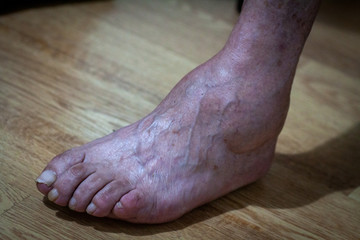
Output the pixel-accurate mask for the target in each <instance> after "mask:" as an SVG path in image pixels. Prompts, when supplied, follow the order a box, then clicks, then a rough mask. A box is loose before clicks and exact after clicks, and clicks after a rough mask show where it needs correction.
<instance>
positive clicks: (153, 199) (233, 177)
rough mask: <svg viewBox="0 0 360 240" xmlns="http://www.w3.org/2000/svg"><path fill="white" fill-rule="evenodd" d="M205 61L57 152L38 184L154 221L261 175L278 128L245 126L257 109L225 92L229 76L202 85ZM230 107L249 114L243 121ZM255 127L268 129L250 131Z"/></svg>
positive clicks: (110, 211) (93, 210)
mask: <svg viewBox="0 0 360 240" xmlns="http://www.w3.org/2000/svg"><path fill="white" fill-rule="evenodd" d="M209 65H210V64H206V65H203V66H201V67H200V68H199V69H197V70H195V71H194V72H192V73H190V74H189V75H188V76H187V77H186V78H184V79H183V80H182V81H181V82H180V84H178V86H177V87H176V88H175V89H174V90H173V91H172V93H171V94H170V95H169V96H168V97H167V98H166V99H165V100H164V101H163V102H162V103H161V104H160V105H159V107H158V108H156V109H155V110H154V112H152V113H151V114H150V115H148V116H147V117H145V118H144V119H142V120H140V121H138V122H136V123H134V124H132V125H130V126H128V127H125V128H122V129H120V130H118V131H116V132H114V133H112V134H110V135H108V136H106V137H104V138H100V139H98V140H95V141H93V142H91V143H88V144H86V145H84V146H81V147H78V148H74V149H71V150H69V151H67V152H65V153H63V154H61V155H59V156H57V157H55V158H54V159H53V160H52V161H51V162H50V163H49V165H48V166H47V167H46V169H45V171H44V172H43V174H42V175H41V176H40V177H39V179H38V180H37V181H38V182H39V184H38V188H39V190H40V191H41V192H42V193H43V194H45V195H47V196H48V198H49V199H50V200H51V201H54V202H55V203H56V204H58V205H61V206H66V205H68V206H69V207H70V208H71V209H73V210H75V211H79V212H82V211H85V210H86V211H87V212H88V213H89V214H91V215H94V216H99V217H104V216H108V217H114V218H120V219H124V220H127V221H132V222H145V223H158V222H165V221H170V220H173V219H176V218H178V217H180V216H181V215H183V214H184V213H186V212H188V211H190V210H191V209H193V208H195V207H197V206H199V205H202V204H204V203H206V202H209V201H211V200H214V199H216V198H218V197H220V196H222V195H224V194H226V193H228V192H230V191H232V190H234V189H236V188H238V187H240V186H243V185H245V184H248V183H250V182H253V181H255V180H256V179H258V178H259V177H261V176H263V175H264V174H265V173H266V171H267V170H268V168H269V166H270V163H271V159H272V157H273V152H274V147H275V141H276V136H277V134H278V131H279V128H277V129H276V131H274V132H273V133H272V132H271V133H270V132H269V133H265V132H264V131H263V133H257V132H258V130H257V129H255V128H253V127H251V128H250V127H249V126H248V125H249V124H250V121H254V117H255V118H259V116H255V115H254V114H255V113H254V112H253V111H252V113H249V112H248V113H247V111H248V110H247V109H248V106H247V105H246V104H239V99H236V96H235V95H236V94H233V93H231V94H229V91H230V89H231V88H232V87H234V86H231V84H228V86H227V87H225V88H224V87H223V86H218V87H216V86H213V87H209V86H208V87H202V86H203V83H201V80H199V79H202V78H206V76H205V75H206V71H208V69H209V68H210V67H209ZM206 82H209V81H208V80H206ZM247 101H248V103H249V102H251V101H250V100H247ZM252 103H253V104H254V105H255V104H256V101H255V102H252ZM259 104H260V103H259ZM234 112H237V113H236V114H240V112H242V114H244V115H247V116H245V117H243V119H245V120H242V123H243V124H241V123H240V124H238V123H236V121H234V119H233V118H234V117H235V115H234V114H235V113H234ZM250 116H251V117H250ZM259 121H267V120H259ZM244 124H245V125H244ZM259 124H260V123H259ZM261 124H262V123H261ZM241 125H243V126H247V127H246V128H245V129H246V130H242V129H241ZM239 127H240V128H239ZM250 132H251V133H252V134H251V135H252V136H247V135H249V133H250ZM234 134H236V135H239V136H241V138H242V141H241V143H236V142H235V138H238V137H239V136H238V137H237V136H235V135H234ZM260 135H267V137H255V138H254V137H253V136H260ZM44 183H46V184H47V185H49V186H47V185H46V184H44Z"/></svg>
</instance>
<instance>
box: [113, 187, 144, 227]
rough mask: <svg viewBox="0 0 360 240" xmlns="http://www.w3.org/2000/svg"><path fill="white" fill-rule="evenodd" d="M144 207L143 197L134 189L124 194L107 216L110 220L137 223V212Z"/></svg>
mask: <svg viewBox="0 0 360 240" xmlns="http://www.w3.org/2000/svg"><path fill="white" fill-rule="evenodd" d="M144 206H145V198H144V195H143V194H142V192H140V191H139V190H138V189H134V190H132V191H130V192H128V193H127V194H125V195H124V196H123V197H122V198H121V199H120V201H118V202H117V203H116V204H115V206H114V208H113V209H112V212H111V214H110V215H109V216H110V217H112V218H119V219H123V220H128V221H131V222H137V220H138V219H137V218H138V217H139V212H140V211H142V210H143V209H144Z"/></svg>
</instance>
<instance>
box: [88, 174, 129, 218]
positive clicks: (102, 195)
mask: <svg viewBox="0 0 360 240" xmlns="http://www.w3.org/2000/svg"><path fill="white" fill-rule="evenodd" d="M131 189H132V186H131V185H130V183H129V182H128V181H126V180H125V181H122V180H115V181H112V182H110V183H109V184H107V185H106V186H105V187H104V188H103V189H101V190H100V191H99V192H98V193H97V194H96V195H95V196H94V198H93V199H92V201H91V203H90V204H89V206H88V207H87V209H86V212H87V213H88V214H90V215H93V216H96V217H105V216H108V215H109V214H110V212H111V210H112V209H113V208H114V206H115V204H116V202H118V201H119V199H120V198H121V197H122V196H123V195H124V194H126V193H127V192H129V191H130V190H131Z"/></svg>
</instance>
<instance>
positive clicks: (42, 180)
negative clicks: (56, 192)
mask: <svg viewBox="0 0 360 240" xmlns="http://www.w3.org/2000/svg"><path fill="white" fill-rule="evenodd" d="M84 159H85V154H84V153H83V152H81V151H78V150H76V149H71V150H68V151H66V152H64V153H62V154H60V155H58V156H56V157H54V158H53V159H52V160H51V161H50V162H49V164H48V165H47V166H46V168H45V169H44V170H43V172H42V173H41V174H40V176H39V177H38V178H37V179H36V183H37V188H38V189H39V191H40V192H41V193H43V194H45V195H47V194H48V193H49V191H50V190H51V189H52V184H53V183H54V182H55V181H56V178H57V177H58V176H60V175H61V174H62V173H64V172H65V171H66V170H67V169H69V168H70V167H72V166H73V165H75V164H77V163H79V162H82V161H83V160H84Z"/></svg>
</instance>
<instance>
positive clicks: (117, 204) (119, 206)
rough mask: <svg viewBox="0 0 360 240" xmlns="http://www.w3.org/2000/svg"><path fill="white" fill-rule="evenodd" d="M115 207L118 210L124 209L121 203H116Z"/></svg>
mask: <svg viewBox="0 0 360 240" xmlns="http://www.w3.org/2000/svg"><path fill="white" fill-rule="evenodd" d="M115 206H116V207H117V208H123V205H122V204H121V202H118V203H116V205H115Z"/></svg>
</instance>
